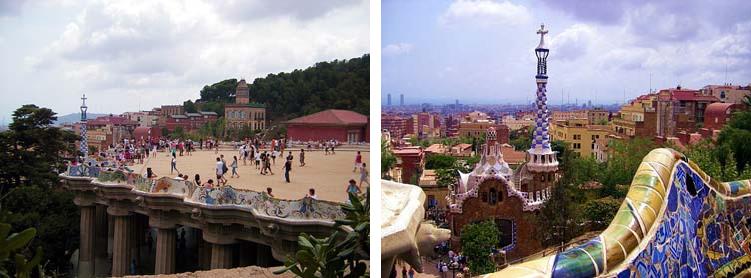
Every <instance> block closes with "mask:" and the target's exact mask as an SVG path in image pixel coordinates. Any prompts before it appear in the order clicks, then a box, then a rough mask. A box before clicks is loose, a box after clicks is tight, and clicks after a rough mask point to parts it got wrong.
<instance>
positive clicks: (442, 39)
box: [381, 0, 751, 104]
mask: <svg viewBox="0 0 751 278" xmlns="http://www.w3.org/2000/svg"><path fill="white" fill-rule="evenodd" d="M713 2H716V1H643V0H637V1H621V0H615V1H595V0H587V1H574V0H570V1H565V0H564V1H554V0H549V1H547V0H540V1H505V0H498V1H496V0H480V1H470V0H457V1H447V0H441V1H432V0H430V1H429V0H414V1H393V0H387V1H383V3H382V18H381V21H382V24H383V26H382V32H383V33H382V53H383V64H382V90H383V91H382V103H385V102H386V95H387V94H388V93H391V95H392V102H393V103H396V102H398V99H399V97H398V96H399V94H402V93H403V94H404V95H405V102H406V103H408V104H416V103H422V102H433V103H453V102H454V100H455V99H460V101H461V102H463V103H500V104H502V103H524V102H526V101H530V100H532V98H533V97H534V88H535V86H534V75H535V63H536V60H535V57H534V52H533V50H534V47H535V46H536V45H537V42H538V41H539V36H538V35H537V34H535V32H536V30H537V29H539V25H540V23H543V22H544V23H545V25H546V28H547V29H549V30H550V33H549V34H548V36H547V37H546V40H547V41H548V42H549V47H550V49H551V50H550V51H551V54H550V57H549V62H548V74H549V76H550V79H549V85H548V92H549V99H550V101H551V102H552V103H554V104H558V103H561V100H562V99H567V98H568V96H569V95H570V100H571V102H572V103H573V102H574V100H575V99H576V98H578V99H579V103H582V102H583V101H586V100H592V101H593V102H596V103H615V102H622V101H623V100H624V95H625V98H633V97H634V96H637V95H639V94H641V93H644V92H646V91H648V90H649V84H650V73H651V75H652V87H653V88H666V87H675V86H676V85H678V84H680V85H682V86H683V87H691V88H700V87H701V86H703V85H706V84H721V83H724V82H726V81H727V82H732V83H734V84H743V85H746V84H749V83H750V82H751V78H750V77H749V76H751V67H749V66H748V65H749V64H751V17H748V14H749V12H751V1H742V0H730V1H721V3H720V4H717V3H713ZM726 68H727V79H726V77H725V76H726Z"/></svg>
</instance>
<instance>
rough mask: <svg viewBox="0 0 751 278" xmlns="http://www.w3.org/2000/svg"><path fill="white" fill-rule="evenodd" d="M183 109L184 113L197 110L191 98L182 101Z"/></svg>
mask: <svg viewBox="0 0 751 278" xmlns="http://www.w3.org/2000/svg"><path fill="white" fill-rule="evenodd" d="M183 109H184V110H185V112H186V113H196V112H198V109H197V108H196V104H195V103H193V101H192V100H186V101H184V102H183Z"/></svg>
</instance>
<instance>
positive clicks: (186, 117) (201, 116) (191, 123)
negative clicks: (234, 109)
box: [165, 111, 218, 132]
mask: <svg viewBox="0 0 751 278" xmlns="http://www.w3.org/2000/svg"><path fill="white" fill-rule="evenodd" d="M217 117H218V115H217V114H216V112H212V111H199V112H198V113H185V114H181V115H171V116H169V118H168V119H167V122H166V123H165V127H166V128H167V130H169V131H170V132H173V131H175V129H176V128H177V127H181V128H182V129H183V130H184V131H193V130H197V129H200V128H201V127H202V126H204V125H205V124H206V123H208V122H214V121H216V119H217Z"/></svg>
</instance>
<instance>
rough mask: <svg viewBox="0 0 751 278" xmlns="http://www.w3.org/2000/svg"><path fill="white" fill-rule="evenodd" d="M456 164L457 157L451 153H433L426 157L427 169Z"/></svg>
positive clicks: (444, 167) (442, 167) (443, 167)
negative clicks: (450, 154)
mask: <svg viewBox="0 0 751 278" xmlns="http://www.w3.org/2000/svg"><path fill="white" fill-rule="evenodd" d="M454 164H456V158H455V157H453V156H449V155H440V154H437V155H431V156H428V157H427V159H425V169H446V168H451V167H453V166H454Z"/></svg>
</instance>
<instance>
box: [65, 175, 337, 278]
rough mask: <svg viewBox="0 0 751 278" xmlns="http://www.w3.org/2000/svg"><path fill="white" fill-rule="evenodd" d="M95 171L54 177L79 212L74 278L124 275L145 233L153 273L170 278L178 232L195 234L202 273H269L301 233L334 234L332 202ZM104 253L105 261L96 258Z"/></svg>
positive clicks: (169, 179)
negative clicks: (151, 243) (151, 237)
mask: <svg viewBox="0 0 751 278" xmlns="http://www.w3.org/2000/svg"><path fill="white" fill-rule="evenodd" d="M104 164H106V163H104ZM94 165H97V164H94V163H84V164H83V165H76V166H70V167H69V168H68V170H67V171H66V172H65V173H63V174H61V175H60V177H61V180H62V182H63V186H64V188H66V189H67V190H69V191H72V192H74V193H75V203H76V204H77V205H78V206H79V207H81V248H80V254H81V255H80V258H79V265H80V267H79V273H78V276H79V277H93V276H94V275H96V276H100V275H111V276H123V275H127V274H131V272H132V271H131V269H130V266H131V264H132V262H135V261H137V260H140V258H139V254H140V253H139V252H138V251H133V250H139V247H138V246H142V245H143V244H144V238H143V236H140V235H143V234H146V232H145V231H146V230H147V229H148V230H150V231H152V234H155V235H156V242H155V243H156V248H154V249H155V252H154V253H155V254H156V256H155V260H156V261H155V263H154V273H155V274H169V273H174V272H175V271H176V269H175V260H176V256H184V255H185V254H180V255H178V254H176V252H175V250H176V249H175V248H176V244H177V243H176V241H177V240H176V238H175V235H176V232H177V229H178V228H181V227H186V228H191V229H193V230H195V231H196V232H197V233H199V234H200V236H198V238H200V239H201V240H200V242H199V243H197V245H198V252H199V253H201V254H198V255H197V256H198V258H199V263H198V264H200V265H201V268H203V269H215V268H229V267H237V266H247V265H259V266H270V265H271V264H272V262H273V261H283V260H284V259H285V258H286V256H287V255H289V254H292V253H293V252H295V251H296V250H297V237H298V236H299V235H300V234H301V233H307V234H311V235H314V236H317V237H324V236H328V235H330V234H331V233H332V232H333V231H334V230H335V229H337V228H336V227H334V223H335V219H337V218H342V217H344V212H343V211H342V210H341V208H340V204H338V203H335V202H329V201H323V200H313V199H309V198H308V199H300V200H284V199H277V198H272V197H270V196H269V195H268V194H266V193H265V192H255V191H250V190H240V189H237V188H233V187H231V186H224V187H216V188H205V187H202V186H197V185H195V184H194V183H193V182H191V181H184V180H179V179H172V178H168V177H162V178H159V179H147V178H144V177H143V176H141V175H140V174H138V173H135V172H131V171H128V170H127V169H116V170H112V169H108V168H106V167H97V166H94ZM99 165H102V163H100V164H99ZM99 215H103V216H99ZM102 222H107V223H102ZM102 229H104V231H102ZM107 230H109V232H107ZM101 237H104V238H101ZM107 237H108V239H106V238H107ZM102 245H105V246H102ZM239 245H242V246H243V247H242V248H238V247H237V246H239ZM134 246H135V247H134ZM248 246H250V247H251V248H250V249H248ZM104 249H107V250H108V251H110V252H109V254H111V255H110V257H103V254H105V255H106V254H107V253H108V252H104V251H103V250H104ZM100 261H106V262H108V263H109V262H111V272H110V271H109V269H100V268H101V267H100V265H106V264H102V263H101V262H100ZM238 262H240V263H238ZM277 264H278V263H277Z"/></svg>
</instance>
